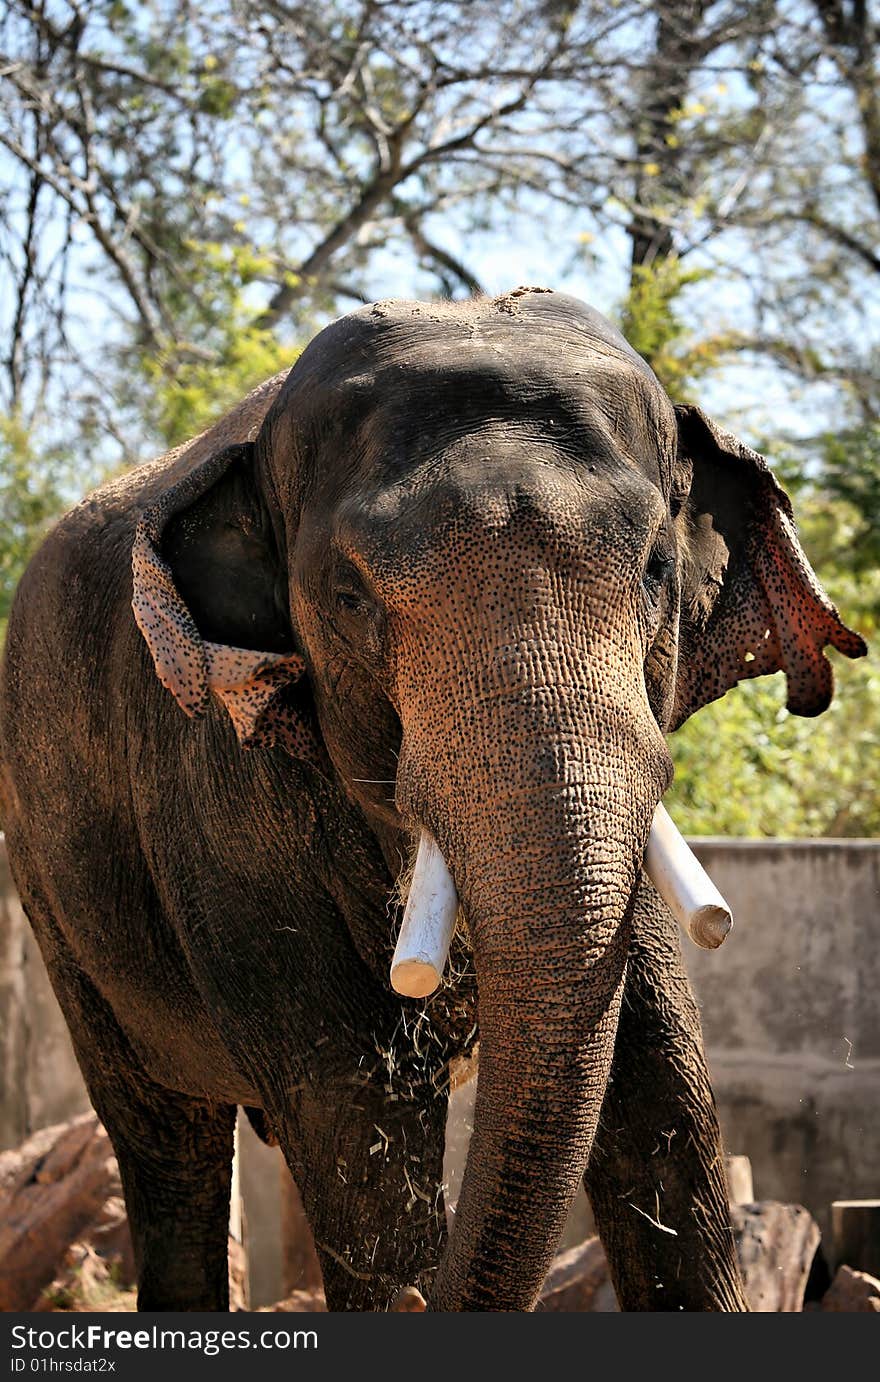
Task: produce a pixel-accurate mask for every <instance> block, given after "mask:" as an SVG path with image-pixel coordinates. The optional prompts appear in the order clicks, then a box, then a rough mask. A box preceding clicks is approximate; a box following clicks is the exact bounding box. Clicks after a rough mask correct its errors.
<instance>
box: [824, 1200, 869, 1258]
mask: <svg viewBox="0 0 880 1382" xmlns="http://www.w3.org/2000/svg"><path fill="white" fill-rule="evenodd" d="M831 1257H832V1262H831V1267H832V1270H834V1269H835V1268H836V1267H843V1266H846V1267H852V1268H853V1270H854V1271H857V1272H868V1274H869V1275H870V1276H874V1277H880V1200H835V1201H834V1203H833V1204H832V1206H831Z"/></svg>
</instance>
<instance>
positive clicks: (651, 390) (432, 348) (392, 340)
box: [273, 290, 675, 468]
mask: <svg viewBox="0 0 880 1382" xmlns="http://www.w3.org/2000/svg"><path fill="white" fill-rule="evenodd" d="M582 406H589V407H590V408H592V409H594V410H595V409H599V410H601V411H602V412H603V413H604V415H605V418H606V420H607V423H608V425H609V426H610V427H611V429H612V430H613V431H615V432H616V433H617V434H618V435H619V436H620V437H622V438H623V439H624V440H625V441H626V442H627V443H628V444H630V445H632V446H633V447H635V446H639V445H641V446H642V447H643V448H646V449H647V450H648V452H649V453H650V454H653V455H654V456H656V457H658V459H660V460H661V464H663V463H666V464H670V463H671V456H672V453H673V449H674V441H675V415H674V412H673V409H672V406H671V404H670V402H669V400H668V398H667V397H666V395H665V393H664V391H663V390H662V388H661V387H660V385H659V383H658V381H657V379H656V377H655V375H654V374H653V372H652V370H651V369H650V368H649V366H648V365H647V364H646V363H645V361H644V360H642V359H641V357H640V356H639V355H637V354H636V352H635V351H634V350H632V348H631V347H630V346H629V345H628V344H627V342H626V341H625V340H624V339H623V337H622V336H621V335H620V333H619V332H618V331H617V330H616V329H615V328H614V327H613V326H612V325H611V323H610V322H608V321H606V320H605V318H604V317H602V316H601V315H600V314H599V313H598V312H595V311H594V310H593V309H592V308H589V307H587V306H586V305H585V304H583V303H580V302H578V301H577V300H576V299H574V298H569V297H566V296H564V295H560V294H555V293H549V292H543V291H542V292H540V293H539V292H537V291H536V290H530V291H529V293H527V294H526V293H524V292H522V293H521V292H520V290H517V291H516V292H515V293H513V294H508V295H505V297H503V298H496V299H476V300H474V301H470V302H467V303H460V302H455V303H432V304H426V303H407V302H389V303H377V304H373V306H371V307H368V308H363V309H361V310H360V311H358V312H356V313H352V314H350V315H348V316H346V317H343V318H340V319H339V321H337V322H334V323H332V325H330V326H328V327H326V328H325V329H324V330H323V331H322V332H321V333H320V334H319V335H318V336H317V337H316V338H315V339H314V340H313V341H312V342H311V344H310V345H309V346H308V348H307V349H306V350H305V351H304V353H303V355H302V356H301V357H300V359H299V361H298V362H297V364H296V365H295V366H294V368H293V369H292V371H291V373H290V375H289V377H288V380H287V384H286V385H285V389H284V392H283V395H282V397H281V398H280V399H279V401H278V403H277V404H276V407H275V409H274V410H273V422H278V423H282V425H285V424H286V425H289V426H291V427H292V428H293V431H294V433H297V432H299V433H300V434H302V433H303V431H305V432H306V433H308V434H311V435H312V436H315V435H317V436H320V435H321V433H322V432H323V431H325V429H329V430H330V431H334V430H336V429H338V427H339V426H340V425H341V426H343V428H344V429H345V430H347V431H348V432H350V431H351V430H352V428H353V427H354V426H356V425H358V423H359V422H362V421H363V420H364V419H365V418H369V419H371V420H372V423H373V425H374V428H375V429H376V430H378V431H379V432H380V433H381V430H382V429H381V423H382V420H383V419H384V420H385V422H386V425H387V429H388V430H389V431H391V430H392V429H393V431H394V432H395V433H396V435H397V436H398V438H399V437H401V436H404V437H410V436H413V435H414V434H415V435H417V434H418V433H419V432H421V431H424V430H425V429H426V428H427V427H429V426H430V425H432V424H434V423H435V422H438V421H439V422H441V423H442V422H447V423H448V424H449V425H450V426H452V427H454V426H455V425H456V424H457V423H458V422H459V421H461V422H462V423H464V422H466V421H467V420H468V418H473V417H474V416H475V415H477V416H479V415H480V413H482V414H483V415H489V416H492V415H501V416H503V417H515V416H517V415H519V416H522V415H524V414H529V413H535V412H536V411H537V410H541V409H543V411H544V412H545V413H548V412H549V413H552V412H554V411H555V412H557V413H559V414H560V416H561V417H562V419H563V421H564V420H565V416H566V414H569V415H571V414H574V413H576V412H577V410H578V409H579V408H580V407H582ZM664 468H665V465H664Z"/></svg>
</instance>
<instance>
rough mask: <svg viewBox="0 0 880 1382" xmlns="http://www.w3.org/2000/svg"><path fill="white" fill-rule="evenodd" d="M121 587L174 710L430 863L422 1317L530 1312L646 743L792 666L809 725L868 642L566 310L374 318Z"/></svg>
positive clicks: (730, 484)
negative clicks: (448, 994)
mask: <svg viewBox="0 0 880 1382" xmlns="http://www.w3.org/2000/svg"><path fill="white" fill-rule="evenodd" d="M134 571H135V592H134V609H135V613H136V617H137V620H138V623H139V626H140V628H141V630H142V632H143V634H144V636H145V638H146V640H147V643H148V645H149V647H150V650H151V652H152V655H153V659H154V662H155V666H156V670H157V672H158V675H159V676H160V678H161V679H162V681H163V682H164V684H165V685H166V686H167V687H168V689H169V690H170V691H171V693H172V694H173V695H174V696H175V697H176V699H177V700H178V702H179V703H180V705H181V707H182V709H183V710H184V711H185V712H186V713H187V714H189V715H200V714H202V713H203V712H204V711H205V709H206V708H207V706H208V705H209V703H210V700H211V697H212V695H214V696H216V697H218V698H219V699H220V700H222V702H223V703H224V704H225V706H226V707H227V709H228V710H229V713H230V715H231V717H232V720H233V723H234V725H235V728H236V731H237V733H238V736H239V738H240V740H241V741H242V743H243V744H246V745H247V744H249V745H258V746H271V745H276V746H281V747H283V748H285V749H286V750H287V751H288V752H289V753H290V754H292V755H293V756H294V757H296V758H299V759H304V760H306V761H307V762H308V763H310V764H311V765H312V766H313V767H315V768H317V769H319V770H320V771H322V772H323V773H325V774H329V775H332V776H333V777H335V779H336V780H338V782H339V783H340V785H341V787H342V789H343V790H344V791H345V792H346V793H347V795H348V797H349V798H350V799H352V800H353V801H354V802H355V803H356V805H357V806H358V808H359V809H360V810H361V811H362V813H363V814H364V816H365V817H366V819H367V821H368V822H369V824H370V826H371V828H372V829H373V830H374V832H375V833H376V835H377V836H378V837H379V838H380V840H382V841H383V842H387V841H393V840H399V838H400V837H401V833H405V834H406V835H408V836H410V837H411V838H417V837H418V833H419V831H420V830H421V829H425V830H427V831H429V832H430V833H431V834H432V835H433V836H434V838H435V839H436V840H437V841H438V842H439V846H440V848H441V850H442V852H443V855H444V857H445V859H446V862H447V864H448V866H449V869H450V870H451V873H452V876H453V878H454V880H455V884H456V888H457V891H458V894H459V897H460V899H461V904H462V907H463V911H464V914H465V916H466V919H467V926H468V932H469V936H470V941H471V945H472V949H473V960H474V966H475V970H476V975H477V984H478V990H479V1026H480V1075H479V1087H478V1094H477V1104H476V1112H475V1127H474V1135H473V1139H472V1142H471V1149H470V1155H469V1160H468V1166H467V1171H466V1176H465V1180H464V1185H463V1188H462V1193H461V1198H460V1201H459V1206H458V1212H457V1215H456V1222H455V1228H454V1231H453V1234H452V1237H451V1241H450V1245H449V1248H448V1250H447V1253H446V1256H445V1258H444V1261H443V1264H442V1266H441V1267H440V1270H439V1272H438V1275H437V1278H436V1281H435V1285H434V1288H433V1292H432V1298H431V1304H432V1306H433V1307H435V1308H440V1309H461V1308H479V1307H480V1306H481V1305H482V1304H484V1303H489V1302H491V1303H492V1304H493V1305H494V1306H495V1307H496V1308H497V1305H498V1303H499V1302H501V1303H502V1305H503V1306H504V1307H505V1308H510V1309H529V1308H531V1306H532V1305H533V1303H534V1300H535V1297H536V1295H537V1292H538V1290H539V1288H540V1284H541V1282H542V1280H543V1277H544V1274H545V1272H546V1270H547V1267H548V1265H549V1263H550V1260H551V1258H552V1255H553V1252H554V1250H555V1247H556V1244H557V1241H558V1238H559V1234H560V1232H561V1229H562V1226H563V1223H564V1219H565V1215H566V1212H567V1209H568V1206H569V1204H570V1201H571V1198H572V1196H573V1194H574V1192H575V1189H576V1187H577V1184H578V1181H579V1178H580V1176H581V1174H582V1173H583V1170H584V1167H585V1165H586V1163H587V1160H588V1157H589V1152H590V1147H591V1142H592V1138H593V1135H594V1131H595V1128H596V1123H597V1119H598V1115H599V1110H600V1106H601V1103H602V1099H603V1094H604V1091H605V1085H606V1081H607V1077H608V1071H609V1067H610V1061H611V1055H612V1050H613V1045H614V1038H615V1029H616V1022H617V1014H618V1008H619V1004H620V997H621V985H622V978H623V974H624V968H625V965H626V959H627V947H628V935H629V917H630V911H631V905H632V899H633V896H634V891H635V887H636V884H637V881H638V878H639V873H640V868H641V861H642V857H643V853H644V848H645V842H646V839H647V835H648V831H649V828H650V824H651V819H652V815H653V812H654V810H655V807H656V806H657V803H658V801H659V800H660V798H661V797H662V795H663V793H664V791H665V790H666V788H667V786H668V785H669V781H670V778H671V772H672V770H671V764H670V759H669V755H668V752H667V748H666V743H665V740H664V733H665V732H666V731H668V730H670V729H673V728H675V727H676V726H677V725H679V724H680V723H681V722H682V721H683V720H685V719H686V718H687V717H688V716H689V715H690V714H692V713H693V712H694V711H695V710H697V709H698V708H699V707H700V706H701V705H704V704H705V703H706V702H708V701H711V700H713V699H715V698H716V697H718V696H721V695H723V694H724V692H725V691H726V690H727V689H728V688H729V687H731V686H733V685H734V684H735V683H736V682H737V681H740V680H742V679H744V678H747V677H753V676H757V675H759V674H763V673H768V672H773V671H776V670H779V669H781V670H784V671H785V673H786V675H787V677H788V688H789V700H788V703H789V708H790V709H791V710H793V711H796V712H797V713H799V714H804V715H815V714H817V713H819V712H820V711H821V710H823V709H824V708H825V706H826V705H827V704H828V701H829V697H830V694H831V687H832V681H831V669H830V666H829V664H828V662H827V661H826V659H825V657H824V656H823V651H822V650H823V648H824V647H825V645H826V644H829V643H830V644H832V645H833V646H834V647H836V648H837V649H839V650H840V651H841V652H843V653H845V654H846V655H848V656H850V657H855V656H859V655H860V654H861V653H862V652H863V651H864V645H863V643H862V641H861V639H860V638H859V637H858V636H857V635H856V634H854V633H852V632H850V631H849V630H847V629H846V628H845V627H844V625H843V624H842V623H841V621H840V619H839V617H838V615H837V613H836V611H835V609H834V608H833V606H832V605H831V603H830V602H829V600H828V598H827V597H826V595H825V594H824V593H823V591H822V590H821V588H820V587H819V585H818V583H817V581H816V578H815V576H814V575H813V573H812V571H811V569H810V567H809V564H808V562H807V560H806V558H805V556H804V554H803V552H802V550H801V548H800V545H799V543H798V540H797V537H796V534H795V530H794V526H793V523H792V517H791V508H790V505H789V502H788V500H787V498H786V496H785V494H784V493H783V492H782V490H781V489H780V488H779V486H778V484H777V483H776V481H775V479H774V478H773V475H772V474H771V472H770V470H769V469H768V468H767V466H766V464H765V462H764V461H763V459H762V458H761V457H760V456H758V455H757V454H756V453H755V452H753V451H751V450H749V449H748V448H747V447H745V446H743V445H742V444H741V443H740V442H738V441H736V440H735V439H734V438H733V437H731V436H729V435H727V434H726V433H724V432H722V431H720V430H719V429H718V428H716V427H715V426H714V424H713V423H712V422H711V421H710V420H709V419H708V418H707V417H705V416H704V414H703V413H702V412H701V411H700V410H699V409H698V408H695V407H690V406H680V407H676V406H673V404H672V403H671V402H670V401H669V399H668V398H667V396H666V394H665V393H664V392H663V390H662V389H661V387H660V385H659V384H658V382H657V380H656V378H655V376H654V375H653V373H652V372H651V370H650V369H649V368H648V366H647V365H646V364H645V363H644V361H643V360H641V358H640V357H639V356H638V355H636V354H635V353H634V352H633V351H632V350H631V349H630V348H629V346H628V345H627V344H626V343H625V341H624V340H623V338H622V337H621V336H620V335H619V334H618V333H617V331H616V330H614V328H613V327H612V326H611V325H610V324H609V323H608V322H607V321H606V320H605V319H604V318H602V317H601V316H599V315H598V314H597V313H595V312H594V311H592V310H591V309H589V308H587V307H585V306H584V305H582V304H581V303H579V302H577V301H576V300H574V299H572V298H569V297H565V296H562V295H557V294H553V293H548V292H546V291H540V290H524V289H523V290H517V291H515V292H514V293H511V294H509V295H507V296H505V297H502V298H499V299H496V300H492V301H490V300H488V299H484V300H476V301H473V302H470V303H467V304H460V303H445V304H438V305H431V306H427V305H420V304H416V303H380V304H376V305H374V306H372V307H367V308H364V309H363V310H361V311H358V312H356V313H354V314H352V315H351V316H347V317H344V318H342V319H341V320H339V321H337V322H336V323H334V324H333V325H331V326H329V327H327V328H326V329H325V330H324V331H323V332H321V334H320V335H319V336H318V337H317V338H316V339H315V340H314V341H313V342H312V343H311V345H310V346H309V347H308V349H307V350H306V351H305V352H304V354H303V355H302V356H301V358H300V359H299V361H298V362H297V364H296V365H295V367H294V368H293V369H292V370H291V372H290V374H289V376H288V377H287V379H286V381H285V382H284V384H283V386H282V387H281V388H280V391H279V392H278V394H277V396H276V399H275V402H274V404H273V405H272V407H271V409H270V411H269V412H268V414H267V416H266V418H265V420H264V422H263V425H262V427H261V428H260V430H259V432H258V435H257V436H256V438H255V439H254V440H253V441H249V442H245V443H243V444H240V445H236V446H233V447H231V448H229V449H226V450H223V451H222V452H220V453H218V454H216V455H214V456H212V457H211V458H210V459H209V460H207V461H206V462H205V463H203V464H201V465H199V466H196V467H195V468H194V469H192V470H190V472H189V473H188V474H187V475H186V477H185V478H184V479H183V480H182V481H179V482H178V483H177V485H176V486H174V487H172V488H170V489H169V490H167V491H166V492H165V493H163V494H162V496H161V498H160V499H159V501H158V502H157V503H155V504H154V505H153V506H152V507H151V508H149V509H148V510H147V511H146V512H145V513H144V515H143V517H142V519H141V522H140V526H139V529H138V535H137V540H136V544H135V556H134ZM391 786H393V793H392V790H391ZM386 853H388V851H386ZM383 924H386V923H385V920H384V918H381V917H377V918H376V925H377V927H380V926H382V925H383Z"/></svg>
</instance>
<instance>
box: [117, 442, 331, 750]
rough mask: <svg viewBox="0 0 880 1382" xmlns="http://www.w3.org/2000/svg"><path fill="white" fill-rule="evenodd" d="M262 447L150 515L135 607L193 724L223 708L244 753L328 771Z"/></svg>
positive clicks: (221, 464) (219, 461) (139, 557)
mask: <svg viewBox="0 0 880 1382" xmlns="http://www.w3.org/2000/svg"><path fill="white" fill-rule="evenodd" d="M253 461H254V456H253V447H252V445H251V444H250V443H248V444H245V445H241V446H230V447H226V448H225V449H224V450H222V451H219V452H216V453H215V454H214V455H212V456H211V457H209V459H208V460H207V461H205V462H204V463H203V464H202V465H200V466H197V467H196V468H195V469H194V470H192V471H190V472H189V474H187V475H186V476H185V477H184V478H183V479H182V480H179V481H178V482H177V483H176V484H174V485H172V486H171V487H169V488H168V489H167V490H166V491H165V492H164V493H163V494H162V495H161V497H160V498H159V499H158V500H157V501H156V502H155V503H153V504H152V505H151V506H150V507H149V508H148V509H146V510H145V512H144V513H143V514H142V516H141V518H140V521H139V523H138V525H137V530H136V533H135V540H134V547H133V550H132V574H133V579H134V586H133V597H132V609H133V611H134V617H135V621H136V623H137V626H138V628H139V629H140V631H141V633H142V634H143V636H144V639H145V640H146V643H147V647H148V648H149V650H150V653H151V655H152V658H153V664H154V666H155V668H156V674H157V676H158V678H159V680H160V681H161V683H162V685H163V686H164V687H166V689H167V690H168V691H170V692H171V694H172V695H173V696H174V698H175V700H176V701H177V703H178V705H179V706H180V707H181V709H182V710H184V711H185V712H186V714H187V715H189V716H192V717H197V716H200V715H203V714H204V713H205V711H206V710H207V708H208V706H209V704H210V701H211V697H212V696H215V697H216V698H217V699H218V700H219V701H221V702H222V703H223V705H224V706H225V707H226V710H227V711H228V713H229V716H230V719H231V720H232V723H233V725H234V727H235V731H236V733H237V735H238V738H239V740H240V741H241V743H242V744H244V745H246V746H248V747H260V748H269V747H273V746H278V747H281V748H284V749H286V750H287V752H289V753H291V754H293V755H294V756H295V757H298V758H305V759H307V760H308V761H310V762H312V763H314V764H316V765H319V764H320V763H321V762H322V760H323V754H322V750H321V747H320V741H319V736H318V734H317V731H316V728H315V721H314V714H313V712H312V710H311V707H310V705H309V701H308V697H307V696H306V695H304V694H303V688H302V687H298V686H297V683H299V682H300V680H301V678H302V677H303V674H304V672H305V667H306V664H305V661H304V659H303V658H302V657H301V656H300V654H299V653H298V652H297V651H296V650H295V648H294V641H293V632H292V629H291V627H290V623H289V618H288V616H287V614H286V578H285V573H284V567H283V563H282V562H281V560H280V558H279V555H278V552H277V546H276V543H275V540H274V535H273V533H272V530H271V524H270V522H269V519H268V515H267V514H266V512H265V510H264V508H263V507H262V505H261V504H260V502H259V498H258V494H257V489H256V484H255V477H254V465H253Z"/></svg>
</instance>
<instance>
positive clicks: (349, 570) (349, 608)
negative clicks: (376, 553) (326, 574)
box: [333, 562, 376, 619]
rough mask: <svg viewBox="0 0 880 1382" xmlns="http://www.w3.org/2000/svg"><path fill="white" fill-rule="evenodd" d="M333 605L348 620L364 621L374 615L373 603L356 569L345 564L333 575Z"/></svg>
mask: <svg viewBox="0 0 880 1382" xmlns="http://www.w3.org/2000/svg"><path fill="white" fill-rule="evenodd" d="M333 605H334V607H335V609H336V611H337V613H339V614H342V615H343V616H347V617H348V619H351V618H355V619H364V618H368V617H369V616H371V615H373V614H375V613H376V606H375V603H374V601H373V599H372V597H371V595H370V592H369V591H368V590H367V587H366V585H365V584H364V581H363V578H362V577H361V574H360V572H359V571H358V570H357V568H356V567H354V566H352V565H350V564H349V563H348V562H346V563H345V564H344V565H342V566H340V567H339V568H338V569H337V570H336V572H335V573H334V580H333Z"/></svg>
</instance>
